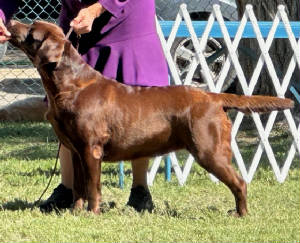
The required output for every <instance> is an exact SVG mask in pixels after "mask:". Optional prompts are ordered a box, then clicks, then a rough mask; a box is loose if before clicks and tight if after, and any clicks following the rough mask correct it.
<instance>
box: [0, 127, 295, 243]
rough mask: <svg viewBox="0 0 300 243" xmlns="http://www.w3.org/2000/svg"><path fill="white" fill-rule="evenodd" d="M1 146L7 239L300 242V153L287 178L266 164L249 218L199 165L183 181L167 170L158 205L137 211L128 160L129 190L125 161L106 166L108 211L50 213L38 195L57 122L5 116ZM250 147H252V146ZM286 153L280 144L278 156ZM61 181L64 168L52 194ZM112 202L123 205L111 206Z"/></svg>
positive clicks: (0, 231)
mask: <svg viewBox="0 0 300 243" xmlns="http://www.w3.org/2000/svg"><path fill="white" fill-rule="evenodd" d="M246 135H251V134H247V133H246V134H245V136H246ZM274 136H275V137H276V135H274ZM278 136H279V138H278V139H277V140H278V143H279V144H280V143H281V144H282V146H283V145H284V144H285V142H282V141H279V140H280V139H281V137H283V139H286V137H285V135H283V134H282V132H280V133H279V135H278ZM275 140H276V138H275ZM240 143H241V144H242V143H243V141H242V142H240ZM246 144H247V143H246ZM0 146H1V147H0V163H1V166H0V242H260V243H261V242H300V222H299V221H300V207H299V206H300V197H299V195H300V183H299V176H300V174H299V158H298V157H297V158H296V159H295V160H294V161H293V166H292V169H291V170H290V172H289V176H288V178H287V180H286V181H285V182H284V183H283V184H280V183H278V182H277V181H276V179H275V176H274V174H273V172H272V171H271V170H270V168H269V166H267V164H266V165H265V166H260V167H259V170H258V171H257V172H256V174H255V179H254V180H253V181H252V182H251V184H250V185H249V186H248V207H249V215H248V216H246V217H244V218H234V217H231V216H228V215H227V211H228V210H230V209H233V208H234V199H233V196H232V194H231V193H230V191H229V190H228V189H227V188H226V187H225V186H224V185H223V184H222V183H219V184H215V183H213V182H211V181H210V179H209V177H208V175H207V173H206V172H205V171H204V170H203V169H201V168H199V167H197V166H193V168H192V172H191V174H190V176H189V178H188V181H187V183H186V184H185V185H184V186H182V187H181V186H179V185H178V183H177V180H176V178H175V176H174V174H172V180H171V182H165V181H164V174H163V173H159V174H158V175H157V177H156V179H155V182H154V185H153V186H152V187H151V188H150V190H151V193H152V197H153V199H154V203H155V205H156V209H155V211H154V212H153V213H152V214H149V213H143V214H139V213H136V212H135V211H134V210H132V209H131V208H128V207H127V206H125V205H126V202H127V199H128V197H129V193H130V185H131V173H130V166H129V165H127V164H126V165H125V170H126V176H125V188H124V189H123V190H122V189H120V188H119V187H118V173H117V165H116V164H104V165H103V176H102V182H103V188H102V193H103V202H104V203H105V204H104V206H103V207H104V208H103V210H104V213H102V214H101V215H93V214H91V213H89V212H87V211H81V212H72V211H70V210H66V211H64V212H62V213H61V214H60V215H57V214H55V213H53V214H48V215H45V214H42V213H40V211H39V209H38V208H36V207H33V202H34V201H35V200H36V199H37V198H38V197H39V196H40V194H41V192H42V191H43V189H44V188H45V186H46V184H47V182H48V180H49V177H50V174H51V170H52V167H53V165H54V162H55V156H56V152H57V151H56V150H57V140H56V137H55V136H54V135H53V133H52V129H51V127H50V126H49V125H48V124H46V123H0ZM278 147H280V146H278ZM288 148H289V146H288ZM288 148H287V149H288ZM285 149H286V148H285ZM242 150H243V153H245V154H247V151H248V150H247V148H244V147H243V148H242ZM283 152H284V151H283ZM283 152H282V150H281V151H280V149H279V148H278V151H276V156H277V154H282V153H283ZM249 154H251V153H250V152H249ZM181 156H182V157H184V156H185V155H184V153H183V154H181ZM249 156H250V155H249ZM278 156H281V155H278ZM59 181H60V175H59V173H58V172H57V173H55V175H54V178H53V182H52V183H51V186H50V189H49V190H48V191H47V193H46V195H45V197H44V199H45V198H46V197H47V196H49V194H50V193H51V191H52V189H53V188H54V187H55V186H56V185H57V184H58V183H59ZM110 202H114V203H115V207H109V206H108V204H109V203H110Z"/></svg>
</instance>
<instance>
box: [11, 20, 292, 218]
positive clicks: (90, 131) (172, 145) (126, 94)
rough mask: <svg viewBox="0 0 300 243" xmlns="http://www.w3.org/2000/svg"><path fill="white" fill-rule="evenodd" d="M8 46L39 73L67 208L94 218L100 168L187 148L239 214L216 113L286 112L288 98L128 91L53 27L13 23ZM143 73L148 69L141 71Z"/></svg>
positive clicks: (239, 184) (226, 136) (241, 195)
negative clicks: (63, 173) (68, 186)
mask: <svg viewBox="0 0 300 243" xmlns="http://www.w3.org/2000/svg"><path fill="white" fill-rule="evenodd" d="M8 29H9V31H10V32H11V33H12V38H11V40H10V41H11V43H12V44H14V45H15V46H17V47H19V48H21V49H22V50H23V51H24V52H25V53H26V54H27V55H28V56H29V58H30V59H31V60H32V61H33V63H34V64H35V65H36V67H37V69H38V71H39V73H40V74H41V77H42V81H43V85H44V88H45V90H46V92H47V96H48V99H49V110H48V113H47V119H48V120H49V121H50V122H51V124H52V126H53V128H54V130H55V132H56V134H57V136H58V137H59V139H60V141H61V142H62V143H63V144H64V145H65V146H66V147H68V148H69V149H70V150H71V152H72V155H73V165H74V188H73V190H74V202H75V205H74V207H75V208H82V206H83V202H84V200H88V207H89V209H90V210H92V211H93V212H95V213H98V212H99V200H100V195H101V194H100V174H101V162H102V161H103V160H105V161H119V160H132V159H137V158H141V157H149V156H155V155H161V154H165V153H168V152H170V151H174V150H177V149H187V150H188V151H189V152H190V153H191V154H192V155H193V156H194V158H195V160H196V161H197V163H198V164H199V165H201V166H202V167H203V168H205V169H206V170H207V171H208V172H210V173H212V174H214V175H215V176H216V177H217V178H218V179H220V180H221V181H222V182H224V183H225V184H226V185H227V186H228V187H229V189H230V190H231V191H232V193H233V194H234V196H235V200H236V211H237V214H238V215H239V216H242V215H245V214H246V213H247V204H246V184H245V182H244V180H243V179H242V178H241V177H240V176H239V175H238V174H237V173H236V172H235V170H234V169H233V167H232V166H231V157H232V152H231V147H230V139H231V122H230V121H229V119H228V118H227V115H226V113H225V111H224V110H227V109H231V108H233V109H238V110H240V111H242V112H246V113H249V112H251V111H258V112H265V111H271V110H282V109H288V108H291V107H293V102H292V101H291V100H288V99H280V98H275V97H264V96H252V97H246V96H237V95H233V94H213V93H206V92H203V91H202V90H200V89H197V88H192V87H187V86H170V87H160V88H159V87H152V88H142V87H131V86H127V85H124V84H121V83H118V82H116V81H115V80H111V79H108V78H106V77H104V76H102V75H101V74H100V73H99V72H96V71H95V70H93V69H92V68H91V67H90V66H89V65H87V64H86V63H85V62H84V61H83V60H82V59H81V57H80V55H79V54H78V53H77V51H76V50H75V49H74V48H73V47H72V45H71V44H70V42H69V41H68V40H66V39H65V36H64V34H63V32H62V31H61V29H60V28H59V27H57V26H56V25H53V24H49V23H45V22H36V23H34V24H32V25H25V24H21V23H19V22H16V21H13V22H11V23H10V25H9V26H8ZM149 68H151V67H149Z"/></svg>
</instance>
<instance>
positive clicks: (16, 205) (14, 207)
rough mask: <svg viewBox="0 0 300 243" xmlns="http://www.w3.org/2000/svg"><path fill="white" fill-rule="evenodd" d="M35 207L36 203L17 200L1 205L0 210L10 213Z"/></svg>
mask: <svg viewBox="0 0 300 243" xmlns="http://www.w3.org/2000/svg"><path fill="white" fill-rule="evenodd" d="M34 207H35V204H34V202H28V201H24V200H20V199H17V198H15V199H14V201H9V202H6V203H3V204H0V210H1V211H2V210H10V211H18V210H22V211H23V210H26V209H33V208H34Z"/></svg>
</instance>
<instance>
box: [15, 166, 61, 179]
mask: <svg viewBox="0 0 300 243" xmlns="http://www.w3.org/2000/svg"><path fill="white" fill-rule="evenodd" d="M18 175H20V176H26V177H27V176H37V175H39V176H45V177H47V178H48V177H51V176H52V175H54V176H59V175H60V171H59V170H56V171H54V172H53V169H52V168H50V169H46V170H44V169H41V168H37V169H34V170H32V171H30V172H19V173H18Z"/></svg>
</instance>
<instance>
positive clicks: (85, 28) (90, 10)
mask: <svg viewBox="0 0 300 243" xmlns="http://www.w3.org/2000/svg"><path fill="white" fill-rule="evenodd" d="M103 11H104V8H103V7H102V5H101V4H100V3H94V4H92V5H90V6H88V7H86V8H83V9H81V10H80V11H79V13H78V15H77V17H76V18H75V19H73V20H72V21H71V23H70V26H71V27H73V28H74V31H75V32H76V33H77V34H78V35H81V34H86V33H89V32H90V31H91V30H92V25H93V22H94V20H95V18H97V17H99V16H100V14H101V13H102V12H103Z"/></svg>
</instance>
